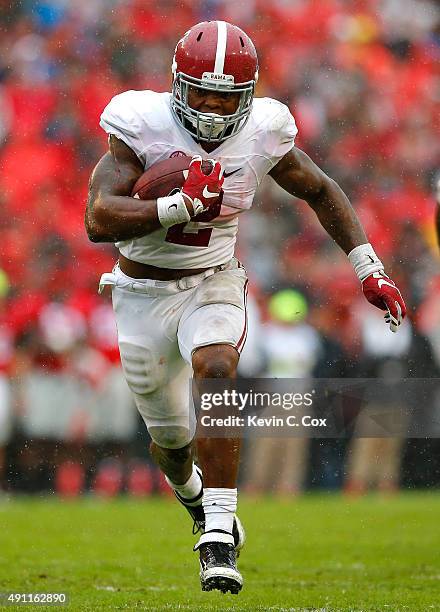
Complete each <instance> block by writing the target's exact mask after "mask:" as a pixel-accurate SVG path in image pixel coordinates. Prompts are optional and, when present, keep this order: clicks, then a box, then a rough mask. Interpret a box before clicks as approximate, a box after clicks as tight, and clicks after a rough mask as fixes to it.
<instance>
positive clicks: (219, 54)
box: [214, 21, 228, 74]
mask: <svg viewBox="0 0 440 612" xmlns="http://www.w3.org/2000/svg"><path fill="white" fill-rule="evenodd" d="M227 37H228V35H227V27H226V22H225V21H217V50H216V52H215V64H214V72H215V73H216V74H222V72H223V69H224V67H225V56H226V40H227Z"/></svg>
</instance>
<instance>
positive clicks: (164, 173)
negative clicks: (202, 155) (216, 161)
mask: <svg viewBox="0 0 440 612" xmlns="http://www.w3.org/2000/svg"><path fill="white" fill-rule="evenodd" d="M190 162H191V157H186V156H185V157H184V156H181V157H170V158H169V159H165V160H163V161H160V162H157V163H156V164H153V165H152V166H150V167H149V168H148V169H147V170H146V171H145V172H144V173H143V174H142V175H141V176H140V177H139V178H138V180H137V181H136V183H135V185H134V187H133V190H132V192H131V195H132V197H138V198H139V199H140V200H155V199H157V198H163V197H165V196H168V195H170V194H171V193H172V192H173V191H174V190H175V189H180V188H181V187H182V186H183V183H184V182H185V179H186V176H187V175H186V172H185V171H186V170H188V168H189V164H190ZM211 169H212V164H211V162H208V161H203V162H202V170H203V172H204V173H205V174H208V173H209V172H210V171H211Z"/></svg>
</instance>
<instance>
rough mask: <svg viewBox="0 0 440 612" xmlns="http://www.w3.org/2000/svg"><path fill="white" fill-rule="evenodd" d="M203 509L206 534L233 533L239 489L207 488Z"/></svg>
mask: <svg viewBox="0 0 440 612" xmlns="http://www.w3.org/2000/svg"><path fill="white" fill-rule="evenodd" d="M203 509H204V510H205V517H206V525H205V533H206V532H207V531H213V530H214V531H218V530H221V531H226V532H228V533H232V525H233V523H234V514H235V512H236V511H237V489H217V488H215V489H214V488H205V489H204V490H203Z"/></svg>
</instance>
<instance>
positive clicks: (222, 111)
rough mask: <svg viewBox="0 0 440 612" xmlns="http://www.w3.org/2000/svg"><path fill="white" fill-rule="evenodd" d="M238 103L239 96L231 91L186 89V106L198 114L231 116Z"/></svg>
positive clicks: (191, 87)
mask: <svg viewBox="0 0 440 612" xmlns="http://www.w3.org/2000/svg"><path fill="white" fill-rule="evenodd" d="M239 101H240V94H239V93H236V92H233V91H228V92H225V91H210V90H208V89H201V88H199V87H193V86H190V87H189V88H188V105H189V106H190V107H191V108H193V109H194V110H196V111H199V112H200V113H215V114H216V115H222V116H224V115H232V114H233V113H235V111H236V110H237V108H238V103H239Z"/></svg>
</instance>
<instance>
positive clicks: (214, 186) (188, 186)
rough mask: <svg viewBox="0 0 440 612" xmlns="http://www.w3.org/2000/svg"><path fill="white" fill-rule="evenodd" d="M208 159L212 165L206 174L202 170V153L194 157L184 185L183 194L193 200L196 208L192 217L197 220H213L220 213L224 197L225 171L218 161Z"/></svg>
mask: <svg viewBox="0 0 440 612" xmlns="http://www.w3.org/2000/svg"><path fill="white" fill-rule="evenodd" d="M207 161H208V162H210V163H211V166H212V168H211V172H210V173H209V174H205V173H204V172H203V170H202V158H201V157H200V155H196V156H195V157H193V158H192V160H191V163H190V164H189V168H188V177H187V179H186V180H185V182H184V184H183V187H182V194H183V195H184V196H187V197H188V198H189V199H190V200H191V203H192V206H193V209H194V214H193V215H191V217H192V218H193V219H194V220H195V221H212V219H215V218H216V217H218V215H219V214H220V208H221V201H222V197H223V191H222V185H223V181H224V177H223V171H222V167H221V166H220V163H219V162H218V161H215V160H214V159H208V160H207Z"/></svg>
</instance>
